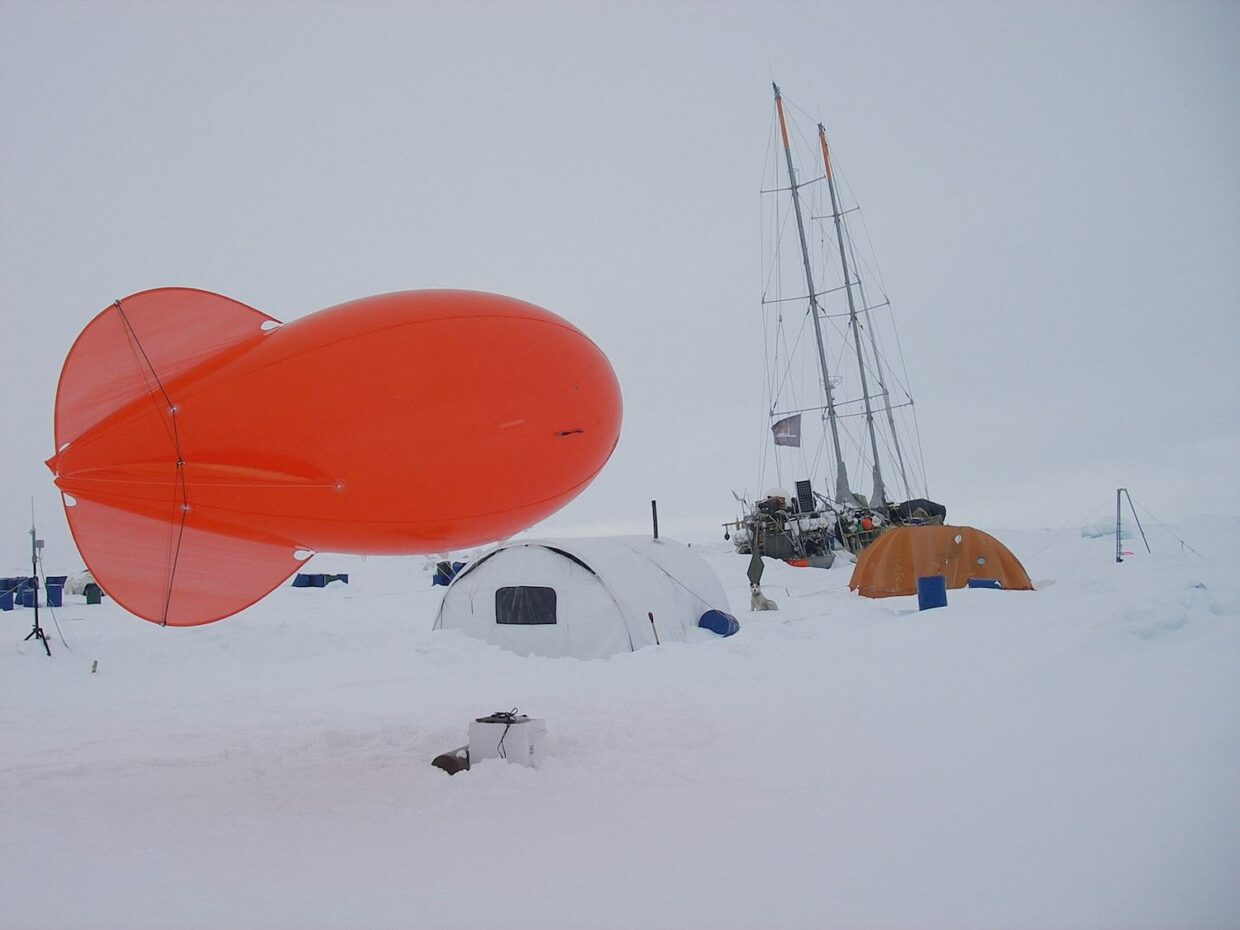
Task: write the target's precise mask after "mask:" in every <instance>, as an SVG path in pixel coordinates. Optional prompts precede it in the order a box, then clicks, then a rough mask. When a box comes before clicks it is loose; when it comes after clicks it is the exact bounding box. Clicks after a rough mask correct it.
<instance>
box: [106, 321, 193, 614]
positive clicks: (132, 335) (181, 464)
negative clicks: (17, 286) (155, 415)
mask: <svg viewBox="0 0 1240 930" xmlns="http://www.w3.org/2000/svg"><path fill="white" fill-rule="evenodd" d="M113 306H114V307H116V312H117V313H119V314H120V316H121V321H122V322H123V323H124V325H125V330H126V333H127V335H128V336H129V339H130V341H131V342H132V343H133V344H134V346H136V347H137V350H138V352H139V354H140V355H141V356H142V361H144V362H145V363H146V369H147V371H149V372H150V374H151V377H152V378H153V379H154V381H155V386H156V387H158V388H159V393H160V394H162V395H163V398H164V403H165V404H166V405H167V407H166V410H167V412H168V417H169V419H170V420H171V421H172V432H171V434H170V436H169V438H170V439H171V440H172V446H173V450H174V451H175V452H176V457H177V459H176V469H177V485H178V486H179V488H180V491H181V499H180V502H179V503H180V505H181V519H180V521H179V522H178V524H177V530H176V541H175V542H172V541H171V540H170V541H169V546H170V548H171V550H172V552H171V554H170V556H169V558H170V560H171V562H172V564H171V566H170V567H169V570H168V590H167V593H166V594H165V596H164V613H163V616H162V617H161V618H160V621H159V625H160V626H167V625H168V610H169V609H170V607H171V605H172V587H173V584H174V583H175V581H176V575H177V564H178V563H179V562H180V560H181V540H182V539H183V538H184V536H185V520H186V516H187V515H188V514H189V489H188V487H187V486H186V484H185V459H184V457H183V456H182V455H181V431H180V427H179V425H178V423H177V405H176V404H174V403H173V402H172V398H171V397H169V396H168V392H167V391H166V390H165V389H164V384H163V382H162V381H161V380H160V379H159V373H158V372H157V371H155V366H154V365H152V364H151V359H150V356H148V355H147V354H146V349H144V348H143V347H142V340H140V339H139V338H138V334H137V332H136V331H135V330H134V328H133V324H132V323H130V322H129V317H128V316H127V315H126V313H125V308H124V307H123V306H121V302H120V301H119V300H118V301H116V302H115V303H114V304H113ZM143 377H144V378H145V372H144V374H143Z"/></svg>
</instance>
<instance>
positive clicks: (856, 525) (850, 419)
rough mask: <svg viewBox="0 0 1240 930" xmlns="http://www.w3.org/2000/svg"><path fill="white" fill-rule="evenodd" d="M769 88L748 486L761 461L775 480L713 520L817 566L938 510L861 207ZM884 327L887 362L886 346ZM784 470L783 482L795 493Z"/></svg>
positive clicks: (746, 547)
mask: <svg viewBox="0 0 1240 930" xmlns="http://www.w3.org/2000/svg"><path fill="white" fill-rule="evenodd" d="M772 87H773V88H774V91H775V116H774V124H773V125H774V126H777V129H778V132H777V133H776V132H772V156H771V157H770V159H769V160H768V171H769V177H768V179H766V180H765V181H764V184H763V195H764V196H765V197H767V198H771V200H770V206H769V210H764V217H766V223H764V226H766V227H769V235H767V234H766V233H765V231H764V238H766V239H768V241H769V245H770V249H769V250H768V251H769V252H770V256H771V258H770V263H769V265H768V266H767V268H766V269H765V280H764V287H763V295H762V306H763V310H764V314H763V321H764V336H765V345H766V349H767V351H766V353H765V354H766V358H767V367H766V398H767V405H766V411H765V416H764V421H765V422H764V424H763V433H764V450H765V451H764V453H763V456H762V476H761V478H760V483H761V481H762V480H763V479H765V478H766V473H767V468H768V466H770V467H772V468H773V469H774V472H775V476H776V481H777V485H776V486H775V487H774V488H772V489H771V490H769V491H768V492H767V493H766V494H764V495H762V496H761V497H760V498H758V499H756V500H754V501H752V502H751V501H750V500H748V499H747V498H745V497H742V496H739V495H736V498H737V501H738V503H740V504H741V505H742V507H743V512H742V515H741V516H740V517H739V518H738V519H736V520H734V521H731V522H729V523H725V524H724V535H725V538H730V539H733V540H734V541H735V545H736V548H737V550H738V551H740V552H745V553H749V552H756V553H757V554H759V555H767V556H771V557H773V558H778V559H785V560H788V561H791V562H794V563H798V564H807V565H815V566H821V567H829V566H830V565H831V563H832V561H833V560H834V552H835V550H836V549H837V548H838V547H843V548H844V549H847V550H849V551H852V552H856V551H858V550H859V549H861V548H863V547H864V546H866V545H868V544H869V543H870V542H872V541H873V540H874V539H875V538H877V536H878V535H879V534H880V533H881V532H882V531H883V530H884V529H885V528H887V527H889V526H892V525H895V524H902V523H919V522H922V523H932V522H938V523H941V522H943V519H944V518H945V516H946V510H945V508H944V507H943V506H942V505H940V504H936V503H934V502H933V501H931V500H929V498H928V495H927V493H926V490H925V484H926V482H925V469H924V465H923V462H922V456H921V451H920V439H919V436H918V431H917V426H916V417H915V408H914V406H913V398H912V395H911V393H910V392H909V390H908V387H907V381H908V379H907V374H906V373H905V370H904V364H903V359H902V354H900V353H898V349H899V339H898V335H897V334H896V333H895V329H894V320H893V319H892V317H891V313H890V310H891V303H890V301H889V300H888V299H887V296H886V292H885V289H884V288H883V286H882V280H881V277H880V276H879V275H878V270H877V269H878V266H877V262H876V261H874V260H873V258H872V257H871V256H868V255H867V253H866V250H865V249H862V248H859V246H858V243H857V242H856V240H855V237H854V230H855V229H857V230H864V224H863V223H862V222H861V219H860V213H859V208H858V207H857V206H856V205H855V204H854V205H853V206H846V205H845V202H844V193H845V191H844V190H842V187H844V185H842V183H841V178H840V176H839V172H838V169H837V168H836V167H835V166H833V164H832V158H831V149H830V147H829V146H828V144H827V134H826V129H825V128H824V127H823V124H822V123H821V122H819V123H817V133H816V135H813V136H809V137H805V136H801V135H798V134H797V133H796V132H795V127H793V126H791V120H790V119H789V118H788V113H787V110H786V108H785V102H784V98H783V96H782V94H781V93H780V90H779V86H778V85H776V84H772ZM790 127H791V128H792V129H793V130H794V131H792V132H790ZM797 147H799V149H798V150H799V151H800V153H801V156H802V158H801V164H802V165H805V164H807V163H812V164H813V166H814V167H813V169H812V170H811V171H809V172H808V173H807V174H803V173H802V172H801V171H798V168H797V159H796V158H794V148H797ZM789 205H790V206H791V210H789V209H788V207H789ZM794 230H795V240H794V241H793V242H792V243H791V244H789V243H788V242H787V241H786V240H788V239H791V238H792V234H793V231H794ZM866 240H867V241H868V235H867V236H866ZM880 330H881V331H883V334H882V336H880ZM888 334H889V335H890V337H891V339H890V344H891V345H893V346H894V347H895V348H896V350H897V356H896V357H895V358H893V357H891V356H889V355H888V353H887V352H886V351H884V346H885V345H887V344H888V340H887V339H886V338H885V337H886V336H887V335H888ZM897 360H898V362H899V369H898V370H897V368H896V366H895V365H893V361H897ZM850 463H851V464H852V465H853V466H854V470H853V473H854V474H859V475H860V474H864V475H865V477H866V478H868V484H869V488H870V493H869V495H868V496H866V495H864V494H862V493H861V492H860V490H858V487H857V486H855V485H854V484H853V483H852V482H851V480H850V478H849V465H850ZM785 477H787V478H795V492H790V491H788V490H786V486H785Z"/></svg>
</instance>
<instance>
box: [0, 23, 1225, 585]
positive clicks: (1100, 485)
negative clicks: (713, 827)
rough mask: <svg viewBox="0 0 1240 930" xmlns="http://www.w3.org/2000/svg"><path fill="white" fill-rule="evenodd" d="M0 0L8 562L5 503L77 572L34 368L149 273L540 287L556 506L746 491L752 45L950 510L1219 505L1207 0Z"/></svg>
mask: <svg viewBox="0 0 1240 930" xmlns="http://www.w3.org/2000/svg"><path fill="white" fill-rule="evenodd" d="M0 11H2V12H0V125H2V126H3V133H2V134H0V314H2V316H0V324H2V328H3V334H4V340H3V345H4V361H3V363H2V364H0V391H2V392H3V401H4V411H5V426H6V428H5V431H4V440H3V442H2V443H0V476H2V478H3V494H2V495H0V570H16V569H18V568H20V567H21V562H22V559H23V558H24V554H25V553H26V552H27V549H26V546H27V542H26V538H25V537H24V536H23V532H24V530H25V529H26V528H27V527H28V524H29V507H30V498H31V496H33V497H34V498H35V503H36V506H37V507H38V510H39V513H40V519H41V523H42V524H43V526H44V535H46V536H47V537H48V539H49V547H53V548H52V550H49V558H51V557H52V556H53V555H54V556H55V561H56V564H57V566H63V567H65V568H66V569H67V568H71V567H73V566H72V565H69V564H68V563H69V562H74V561H76V556H72V555H69V554H68V553H66V552H65V548H64V547H66V546H67V545H68V542H67V532H66V530H65V527H64V519H63V514H62V513H61V509H60V505H59V502H58V496H57V495H56V494H55V492H54V488H53V485H52V484H51V480H50V475H49V474H48V472H47V470H46V468H45V467H44V466H43V464H42V462H43V459H45V458H47V457H48V456H50V455H51V454H52V452H53V451H54V450H53V448H52V409H53V401H54V395H55V387H56V378H57V376H58V374H59V369H60V364H61V362H62V361H63V358H64V355H65V353H66V351H67V350H68V348H69V346H70V344H71V343H72V341H73V339H74V338H75V337H76V335H77V333H78V332H79V331H80V330H81V328H82V327H83V326H84V325H85V324H86V323H87V322H88V321H89V320H90V318H91V317H92V316H93V315H94V314H95V313H96V312H98V311H99V310H100V309H102V308H103V307H104V306H106V305H107V304H108V303H110V302H111V301H112V300H114V299H116V298H118V297H123V296H125V295H127V294H130V293H133V292H135V291H139V290H143V289H146V288H150V287H157V286H163V285H188V286H194V287H202V288H206V289H208V290H213V291H218V292H219V293H222V294H226V295H228V296H230V297H234V298H236V299H238V300H241V301H244V302H245V303H248V304H250V305H252V306H254V307H257V308H259V309H261V310H263V311H265V312H267V313H270V314H272V315H274V316H276V317H278V318H281V319H292V318H295V317H297V316H300V315H303V314H305V313H309V312H312V311H314V310H317V309H321V308H323V307H327V306H330V305H332V304H335V303H339V302H341V301H344V300H348V299H351V298H355V297H360V296H365V295H368V294H374V293H380V292H384V291H390V290H400V289H412V288H423V287H463V288H475V289H481V290H491V291H497V292H500V293H505V294H510V295H513V296H517V297H521V298H523V299H526V300H530V301H533V302H534V303H538V304H540V305H542V306H545V307H547V308H548V309H551V310H553V311H555V312H557V313H559V314H561V315H563V316H565V317H567V318H568V319H570V320H571V321H573V322H574V323H575V324H576V325H578V326H579V327H580V328H581V329H582V330H584V331H585V332H586V333H587V334H588V335H589V336H590V337H591V338H593V339H594V340H595V341H596V342H597V343H598V344H599V345H600V346H601V347H602V348H603V350H604V351H605V352H606V353H607V354H608V356H609V357H610V358H611V360H612V363H613V365H614V366H615V368H616V371H617V374H618V375H619V378H620V382H621V385H622V388H623V391H624V398H625V424H624V431H623V434H622V437H621V442H620V446H619V448H618V449H617V451H616V454H615V456H614V457H613V459H612V461H611V463H610V464H609V466H608V467H607V468H606V469H605V470H604V472H603V474H602V475H601V476H600V477H599V479H598V480H597V481H596V483H595V484H594V485H593V486H592V487H591V488H590V489H589V490H588V491H587V492H586V493H585V494H584V495H583V496H582V497H581V498H579V499H578V500H577V501H575V502H574V503H573V504H571V505H569V507H568V508H566V509H565V510H564V511H563V512H562V513H561V514H560V515H558V516H557V517H555V518H553V520H552V521H550V522H549V524H547V526H546V527H545V528H547V529H556V528H561V529H564V528H579V527H584V526H588V525H589V526H599V527H600V528H607V529H610V528H615V527H618V526H621V525H624V524H628V525H629V526H630V528H632V529H638V528H641V527H644V526H645V525H646V520H647V514H648V508H649V503H648V502H649V500H650V499H651V498H658V499H659V500H660V510H661V514H662V517H663V521H664V523H665V525H666V526H667V528H668V531H669V532H673V533H678V534H681V535H688V536H690V537H699V538H700V537H702V536H709V535H711V534H712V533H713V532H714V531H715V529H714V528H715V526H716V525H717V523H718V522H720V521H722V520H723V519H726V518H729V517H730V516H732V515H733V512H734V506H733V503H732V499H731V495H730V493H729V492H730V490H731V489H737V490H742V489H748V490H749V491H751V492H752V491H756V490H759V488H758V487H757V468H758V461H759V455H760V448H759V444H760V443H761V442H762V440H763V437H762V435H761V427H760V425H759V421H760V417H761V409H762V400H761V382H762V372H761V367H760V366H758V367H755V359H756V356H755V352H757V351H760V348H759V347H760V343H761V326H760V323H759V317H758V313H759V309H758V299H759V296H760V288H761V269H762V257H761V255H760V245H759V218H760V212H759V211H760V206H759V199H758V189H759V186H760V183H761V173H762V168H763V161H764V155H765V145H766V141H767V133H768V129H769V126H770V119H771V109H772V102H771V94H770V82H771V80H772V79H775V80H778V81H779V83H780V85H781V87H782V88H783V90H784V92H785V94H786V96H787V98H788V100H789V101H790V102H792V103H794V104H796V105H797V106H799V107H801V108H804V109H806V110H808V111H810V112H811V113H812V114H814V115H816V116H821V118H822V119H823V120H824V122H826V124H827V127H828V129H829V131H830V132H831V137H832V142H833V145H834V148H835V151H836V153H837V156H838V158H839V159H840V162H841V164H842V165H843V167H844V169H845V170H846V172H847V175H848V178H849V181H850V183H851V186H852V189H853V191H854V192H855V194H856V195H857V197H858V199H859V200H860V202H861V204H862V206H863V208H864V210H865V214H866V219H867V223H868V226H869V229H870V231H871V234H872V237H873V241H874V247H875V251H876V254H877V256H878V259H879V261H880V262H881V265H882V269H883V272H884V276H885V279H886V283H887V286H888V290H889V292H890V294H891V297H892V300H893V302H894V303H895V305H896V309H897V320H898V324H899V326H900V331H901V337H902V340H903V342H904V346H905V350H906V354H907V358H908V365H909V372H910V377H911V380H912V386H913V389H914V392H915V395H916V397H917V399H918V406H919V410H920V418H921V428H922V435H923V443H924V447H925V448H924V452H925V458H926V466H927V472H928V476H929V480H930V491H931V493H932V494H933V495H934V496H935V497H936V498H937V499H939V500H942V501H944V502H945V503H946V504H947V505H948V508H949V515H950V516H951V517H952V518H953V520H955V521H958V522H964V523H971V524H974V525H978V526H983V527H986V526H991V527H994V526H1004V525H1012V524H1017V523H1021V524H1033V525H1066V524H1071V523H1073V522H1075V521H1078V520H1079V519H1080V518H1082V517H1084V516H1085V515H1087V514H1088V513H1090V512H1092V511H1095V510H1100V511H1101V518H1103V519H1105V514H1106V511H1107V505H1108V502H1109V500H1110V497H1109V496H1110V495H1112V494H1113V491H1114V488H1115V487H1116V486H1117V485H1127V486H1128V487H1130V488H1131V489H1132V491H1133V495H1134V497H1136V498H1137V500H1138V502H1140V503H1143V504H1144V505H1145V506H1147V507H1148V508H1150V510H1152V511H1153V512H1154V513H1156V514H1158V515H1159V516H1161V517H1162V518H1163V519H1179V518H1181V517H1184V516H1192V515H1194V514H1198V513H1204V512H1209V511H1216V510H1222V511H1225V512H1229V513H1236V512H1240V493H1238V492H1237V490H1236V487H1237V481H1236V478H1237V471H1238V468H1237V461H1238V460H1240V375H1237V371H1236V367H1235V366H1236V358H1237V350H1238V349H1240V335H1238V327H1237V323H1236V318H1235V314H1236V311H1237V304H1238V302H1240V300H1238V298H1240V262H1238V260H1237V256H1238V255H1240V210H1238V208H1240V181H1238V180H1237V169H1236V166H1237V165H1238V164H1240V117H1238V116H1237V112H1238V111H1237V106H1236V100H1237V99H1240V65H1238V64H1237V60H1238V57H1237V55H1236V49H1237V48H1240V7H1238V6H1237V5H1235V4H1234V3H1187V2H1186V3H1174V4H1138V3H1125V4H1119V3H1115V4H1106V3H1091V4H1053V3H1036V4H1017V3H1000V4H991V3H986V4H982V3H978V4H968V3H965V4H946V3H941V4H917V3H908V4H841V3H823V2H817V3H804V4H770V3H762V4H696V3H695V4H665V3H652V4H635V3H624V4H599V3H572V4H542V3H538V4H507V3H506V4H500V3H494V4H446V3H445V4H417V3H365V2H357V3H340V4H327V3H319V4H310V3H189V2H181V3H68V4H66V3H55V2H37V3H34V2H14V0H0ZM467 390H468V385H463V384H444V385H442V386H441V390H440V391H439V393H438V395H437V396H436V397H434V398H428V401H430V402H434V403H441V404H445V405H450V404H451V401H452V398H453V397H454V396H456V395H458V394H460V393H462V392H464V391H467ZM450 440H451V437H450V435H448V434H445V435H444V436H442V437H428V438H427V441H428V442H441V441H450ZM56 546H60V547H61V550H60V553H59V554H56V553H55V547H56Z"/></svg>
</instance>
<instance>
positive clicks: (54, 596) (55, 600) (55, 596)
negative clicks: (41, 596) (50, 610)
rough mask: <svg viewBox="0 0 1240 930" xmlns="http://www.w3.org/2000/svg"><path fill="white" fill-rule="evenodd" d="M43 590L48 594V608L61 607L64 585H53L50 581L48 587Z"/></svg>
mask: <svg viewBox="0 0 1240 930" xmlns="http://www.w3.org/2000/svg"><path fill="white" fill-rule="evenodd" d="M43 590H45V591H46V592H47V606H48V607H59V606H60V602H61V594H62V593H63V592H64V590H65V588H64V585H59V584H52V583H51V582H50V581H49V582H48V583H47V587H46V588H44V589H43Z"/></svg>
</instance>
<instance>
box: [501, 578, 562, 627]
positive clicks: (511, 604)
mask: <svg viewBox="0 0 1240 930" xmlns="http://www.w3.org/2000/svg"><path fill="white" fill-rule="evenodd" d="M495 622H496V623H510V624H518V625H522V626H527V625H533V624H540V623H555V588H541V587H534V586H532V585H520V586H516V587H511V588H498V589H496V591H495Z"/></svg>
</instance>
